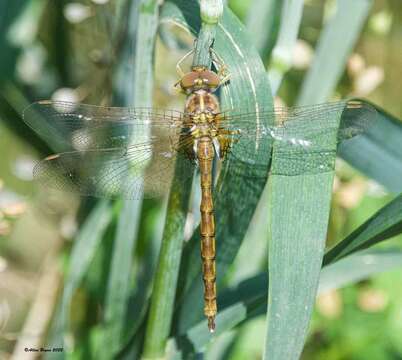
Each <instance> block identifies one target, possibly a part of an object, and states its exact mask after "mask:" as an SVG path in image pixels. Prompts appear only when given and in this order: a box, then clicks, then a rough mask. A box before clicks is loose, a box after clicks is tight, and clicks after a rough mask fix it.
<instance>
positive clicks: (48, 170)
mask: <svg viewBox="0 0 402 360" xmlns="http://www.w3.org/2000/svg"><path fill="white" fill-rule="evenodd" d="M191 146H192V141H191V138H186V137H185V136H184V137H182V138H180V140H178V141H177V142H176V143H174V144H170V145H169V146H167V143H161V142H159V141H152V142H145V143H142V144H135V145H131V146H128V147H115V148H100V149H90V150H87V151H71V152H64V153H60V154H56V155H52V156H49V157H47V158H46V159H44V160H42V161H41V162H39V163H38V164H37V165H36V166H35V168H34V178H35V179H36V180H38V181H39V183H40V184H41V185H42V186H50V187H52V188H56V189H59V190H62V191H72V192H76V193H79V194H81V195H90V196H95V197H115V196H117V195H122V196H123V197H125V198H128V199H137V198H140V197H141V196H144V197H158V196H163V195H164V194H166V192H167V191H168V190H169V188H170V183H171V180H172V177H173V173H174V165H175V161H176V160H177V159H181V160H183V161H191V162H192V159H191V158H189V157H188V155H187V151H188V150H189V148H190V147H191ZM192 163H193V162H192ZM193 165H194V163H193ZM191 175H192V172H189V173H188V177H187V178H186V177H184V179H187V180H189V179H190V178H191ZM189 186H191V182H190V183H189Z"/></svg>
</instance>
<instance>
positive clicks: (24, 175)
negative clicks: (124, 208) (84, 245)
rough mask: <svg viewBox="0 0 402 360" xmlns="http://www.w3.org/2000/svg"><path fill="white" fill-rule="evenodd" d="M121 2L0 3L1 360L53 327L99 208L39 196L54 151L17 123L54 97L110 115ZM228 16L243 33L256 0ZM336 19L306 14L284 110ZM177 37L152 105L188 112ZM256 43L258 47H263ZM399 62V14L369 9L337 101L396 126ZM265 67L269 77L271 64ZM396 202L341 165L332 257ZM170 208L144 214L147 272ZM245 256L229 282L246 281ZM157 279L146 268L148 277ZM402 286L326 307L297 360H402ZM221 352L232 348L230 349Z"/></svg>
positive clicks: (393, 5) (247, 349)
mask: <svg viewBox="0 0 402 360" xmlns="http://www.w3.org/2000/svg"><path fill="white" fill-rule="evenodd" d="M118 2H119V1H118V0H115V1H113V0H110V1H105V0H104V1H100V0H97V1H95V0H94V1H89V0H88V1H80V2H70V1H67V0H57V1H40V0H37V1H34V0H31V1H22V0H13V1H11V0H10V1H6V0H4V1H2V2H1V4H0V30H1V40H0V49H1V56H0V349H1V353H0V358H3V357H4V358H8V357H9V356H11V354H13V351H15V346H16V344H17V342H18V340H19V339H21V337H23V336H24V334H26V333H30V332H31V331H36V330H35V329H36V328H41V329H42V331H44V330H45V329H46V328H47V327H48V324H49V321H50V319H51V316H52V314H53V313H54V311H55V308H56V305H57V299H58V296H59V294H60V291H61V289H62V288H63V280H62V279H63V277H62V271H61V270H62V269H63V268H64V266H65V263H66V261H67V260H68V257H69V250H70V248H71V240H72V239H73V238H74V235H75V234H76V231H77V229H78V228H79V226H80V221H81V220H82V219H83V218H84V216H83V215H82V214H85V213H86V209H87V208H90V207H91V201H88V200H85V201H84V202H83V203H82V202H81V203H80V199H79V197H77V196H74V195H71V194H65V195H63V196H60V194H57V193H53V192H51V191H50V192H46V193H45V192H41V191H38V188H37V187H36V186H35V184H34V183H33V181H32V177H31V172H32V167H33V164H34V163H35V161H37V160H38V159H39V158H41V157H43V156H45V155H47V154H49V153H51V149H50V148H49V146H48V144H46V143H45V142H43V141H42V140H41V139H39V138H38V137H36V136H35V135H34V134H33V133H32V132H31V131H30V130H29V129H28V128H27V127H26V126H25V125H24V124H23V122H22V119H21V116H20V114H21V111H22V109H23V108H24V107H25V106H27V105H28V104H29V103H30V102H32V101H35V100H38V99H46V98H52V99H64V100H70V101H84V102H87V103H94V104H108V103H110V101H111V99H112V93H113V83H112V77H113V76H114V75H115V73H114V71H116V69H115V68H114V66H113V65H114V64H115V61H116V59H114V56H115V54H116V53H117V51H116V48H117V47H119V46H121V45H122V44H121V41H120V40H121V39H120V38H119V34H120V30H121V29H119V26H122V27H124V26H129V25H128V24H127V23H126V21H127V19H126V18H125V14H121V13H118V9H119V7H118V6H117V5H116V3H118ZM228 5H229V7H230V8H231V9H232V10H233V11H234V13H235V14H236V15H237V16H238V17H239V18H240V19H241V20H242V21H243V22H244V23H245V24H247V22H250V18H249V16H250V14H249V10H250V6H251V4H250V1H249V0H247V1H246V0H231V1H229V4H228ZM334 6H335V1H320V0H306V1H305V2H304V9H303V17H302V22H301V26H300V31H299V35H298V40H297V43H296V46H295V49H294V59H293V62H292V64H291V67H290V69H289V71H287V72H286V73H285V74H284V79H283V82H282V84H281V87H280V89H279V92H278V95H277V97H276V99H275V100H276V102H277V104H285V105H288V106H291V105H294V103H295V101H296V96H297V94H298V92H299V90H300V88H301V86H302V82H303V79H304V75H305V73H306V71H307V69H308V68H309V66H310V64H311V62H312V58H313V54H314V49H315V46H316V43H317V39H318V37H319V36H320V34H321V31H322V29H323V26H324V25H323V24H324V23H325V19H326V18H327V17H328V16H330V14H331V11H333V8H334ZM117 16H120V17H121V19H122V21H121V22H119V23H118V24H119V26H116V23H115V22H114V21H113V19H115V17H117ZM249 26H250V25H249ZM261 31H263V29H261ZM175 34H176V35H177V39H178V40H177V42H176V43H175V44H173V47H174V49H173V50H172V49H168V47H167V45H166V44H164V42H163V41H160V40H158V42H157V46H156V60H155V89H154V105H155V106H157V107H161V108H169V109H178V110H181V109H182V107H183V103H184V97H183V96H182V95H179V94H177V93H176V92H175V91H174V90H173V85H174V83H175V82H176V81H177V75H176V72H175V64H176V62H177V61H178V59H179V58H180V57H181V56H182V55H183V54H184V53H185V52H186V50H187V49H188V47H191V46H192V39H191V38H190V36H188V35H186V34H185V33H183V32H180V31H178V30H177V29H176V30H175ZM162 35H163V34H162ZM250 35H251V40H253V38H255V37H256V36H255V35H256V34H250ZM162 37H163V36H162ZM166 39H167V40H168V39H169V38H166ZM401 49H402V3H401V1H399V0H387V1H386V0H375V1H374V2H373V5H372V7H371V9H370V13H369V16H368V18H367V21H366V22H365V25H364V27H363V30H362V32H361V33H360V35H359V39H358V42H357V46H356V47H355V48H354V50H353V52H352V55H351V56H350V57H349V59H348V63H347V68H346V69H345V71H344V72H343V75H342V78H341V81H340V83H339V85H338V87H337V93H336V94H335V97H347V96H357V97H365V98H367V99H369V100H370V101H372V102H373V103H375V104H377V105H379V106H381V107H382V108H384V109H386V110H387V111H388V112H390V113H391V114H393V115H394V116H395V117H396V118H402V101H401V94H402V81H401V79H402V77H401V69H402V51H401ZM333 55H334V56H336V54H333ZM265 61H266V65H268V64H269V59H268V58H267V59H265ZM401 146H402V144H401ZM401 181H402V180H401ZM393 196H394V194H390V193H389V192H388V191H387V189H385V188H384V187H382V186H381V185H380V184H378V183H376V182H374V181H373V180H368V179H366V178H365V177H364V176H362V175H361V174H359V173H358V172H357V171H355V170H353V169H352V168H351V167H350V166H348V165H347V164H346V163H345V162H343V161H342V160H339V162H337V175H336V178H335V183H334V195H333V201H332V208H331V220H330V226H329V234H328V246H330V245H332V244H335V243H336V242H337V241H339V240H340V239H342V238H344V237H345V236H346V235H347V234H349V233H350V232H351V231H352V230H353V229H355V228H356V227H357V226H359V225H360V224H361V223H363V222H364V221H365V220H366V219H367V218H368V217H370V216H371V215H372V214H374V213H375V212H376V211H377V210H378V209H380V208H381V207H382V206H384V205H385V204H386V203H387V202H389V201H390V200H391V199H392V198H393ZM117 206H119V205H117ZM78 209H79V210H80V215H79V216H78V217H77V216H76V214H77V211H78ZM162 209H163V203H162V202H157V201H146V202H145V203H144V205H143V211H144V214H145V216H144V217H143V218H142V219H141V224H140V232H141V233H142V234H143V236H142V237H141V240H140V242H139V243H138V244H137V247H136V249H135V254H134V256H135V258H136V259H138V260H139V261H140V260H141V259H142V258H147V257H149V253H150V252H151V253H155V252H156V253H157V247H158V243H157V241H154V240H151V238H153V237H157V234H159V233H160V232H161V226H162V225H163V214H162ZM401 240H402V237H401V236H399V237H396V238H394V239H392V240H390V241H388V242H387V243H385V244H382V245H381V246H383V247H388V246H399V247H401V244H402V242H401ZM105 241H106V242H107V238H106V239H105ZM149 243H152V244H153V245H152V246H154V247H155V248H152V246H149ZM105 246H107V245H105ZM106 254H107V251H106ZM240 255H241V253H240ZM240 255H239V259H238V260H237V261H236V262H235V263H234V265H233V272H234V273H237V274H238V276H239V278H242V276H245V275H242V269H241V266H242V261H241V256H240ZM102 256H103V257H105V256H106V255H105V252H104V253H102V254H98V258H99V259H98V258H96V259H95V261H94V264H93V265H92V266H94V267H96V268H97V270H99V271H98V273H95V274H94V275H91V276H92V277H93V278H92V279H91V278H89V279H87V280H86V281H87V282H88V283H89V284H92V289H91V290H90V291H89V292H91V291H94V292H96V291H100V292H102V291H103V290H104V289H103V288H102V286H101V285H100V283H101V279H102V278H104V277H103V275H102V274H101V272H102V271H104V270H102V269H105V268H106V267H102V266H101V264H102V263H103V262H107V261H108V260H107V259H106V258H102ZM153 258H155V255H154V256H153ZM96 262H98V264H96ZM99 264H100V265H99ZM401 265H402V264H401ZM142 266H145V265H142ZM154 266H155V264H152V261H151V264H150V265H149V269H153V268H154ZM143 271H144V270H143ZM145 271H146V270H145ZM92 273H93V272H92ZM150 273H152V270H150ZM401 278H402V266H401V269H398V270H393V271H392V272H387V273H383V274H381V275H376V276H375V277H374V278H372V279H370V280H365V281H361V282H359V283H357V284H355V285H350V286H347V287H346V288H343V289H339V290H332V291H330V292H328V293H325V294H323V295H321V296H319V298H318V299H317V303H316V308H315V313H314V317H313V323H312V327H311V330H310V335H309V339H308V342H307V344H306V347H305V350H304V353H303V359H323V360H324V359H325V360H331V359H334V360H335V359H337V360H338V359H362V360H363V359H375V360H377V359H402V282H401V281H400V279H401ZM89 287H91V285H89ZM81 295H82V297H84V298H85V297H86V296H88V295H87V294H85V293H84V292H83V293H82V294H81ZM74 301H76V302H77V304H78V305H77V306H76V309H77V310H76V311H75V314H74V318H76V319H75V320H74V321H76V322H77V323H78V324H82V323H88V322H89V323H91V321H92V322H94V321H95V320H88V319H86V320H85V321H84V320H83V318H85V317H86V316H88V315H85V312H86V309H88V308H89V307H90V306H91V304H90V303H88V302H87V301H86V300H85V299H84V300H83V299H80V294H78V295H77V296H76V299H75V300H74ZM80 304H81V305H80ZM80 309H81V310H80ZM80 311H81V313H80ZM95 313H96V311H95ZM38 314H39V317H38ZM35 316H36V319H35ZM96 316H97V315H96V314H95V315H94V317H95V318H96ZM42 322H43V324H42ZM95 322H96V321H95ZM32 324H33V325H32ZM264 328H265V325H264V318H263V317H262V316H260V317H257V318H255V319H253V320H251V321H248V322H246V323H245V324H243V325H242V326H241V327H240V329H239V330H238V331H236V332H235V333H229V334H225V335H224V336H222V338H221V339H220V341H219V342H216V343H214V344H212V346H211V349H210V350H209V351H210V353H209V355H208V356H207V358H211V359H213V358H216V356H217V355H216V353H218V352H219V351H220V350H219V348H225V349H226V350H225V355H224V358H227V359H260V358H262V344H263V341H264ZM225 337H226V339H225ZM233 339H234V340H233ZM225 341H226V344H230V346H226V345H224V344H225ZM81 356H83V357H84V358H85V355H82V354H81Z"/></svg>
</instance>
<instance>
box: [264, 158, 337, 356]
mask: <svg viewBox="0 0 402 360" xmlns="http://www.w3.org/2000/svg"><path fill="white" fill-rule="evenodd" d="M274 154H275V153H274ZM273 159H275V155H274V158H273ZM332 181H333V173H332V172H331V173H324V174H318V175H301V176H292V177H287V176H278V175H274V176H271V179H270V185H271V199H270V200H271V208H270V216H271V219H270V224H271V233H270V244H269V248H268V253H269V270H270V273H269V276H270V281H269V294H271V296H269V298H268V315H267V334H266V344H265V355H264V358H265V359H298V358H299V356H300V354H301V352H302V349H303V345H304V341H305V338H306V336H307V330H308V325H309V322H310V317H311V313H312V310H313V306H314V299H315V294H316V290H317V286H318V280H319V274H320V269H321V262H322V256H323V254H324V247H325V239H326V234H327V226H328V218H329V210H330V201H331V190H332ZM284 214H286V216H284Z"/></svg>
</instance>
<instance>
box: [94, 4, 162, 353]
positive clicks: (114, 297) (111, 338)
mask: <svg viewBox="0 0 402 360" xmlns="http://www.w3.org/2000/svg"><path fill="white" fill-rule="evenodd" d="M120 6H123V4H120ZM157 12H158V5H157V2H155V1H143V2H142V3H141V8H140V11H139V13H138V4H135V3H133V4H131V7H130V9H129V16H128V18H129V21H128V23H129V27H128V31H127V33H126V39H125V41H124V49H123V56H122V59H121V61H120V63H119V64H118V67H119V69H118V70H119V71H118V72H117V75H120V76H116V81H115V95H117V96H115V98H117V101H118V102H119V104H118V105H121V106H137V107H150V106H151V104H152V93H153V53H154V46H155V38H156V30H157V23H158V14H157ZM133 58H134V68H133V69H131V62H132V59H133ZM124 69H129V70H130V71H131V74H130V76H129V78H131V79H132V81H127V76H124V77H123V76H121V75H122V73H124ZM143 135H144V134H133V139H132V142H135V141H136V139H135V138H134V136H140V137H141V138H142V139H143ZM122 202H123V206H122V209H121V212H120V216H119V219H118V223H117V232H116V236H115V241H114V247H113V258H112V263H111V268H110V276H109V281H108V288H107V295H106V301H105V328H104V338H105V341H104V343H106V341H107V343H108V347H107V348H106V349H101V352H100V354H101V357H102V358H104V359H109V358H112V357H114V356H115V355H116V353H117V351H118V350H120V348H121V346H122V344H123V343H124V340H125V339H124V337H123V329H124V326H125V324H126V310H127V305H128V301H129V296H130V287H129V283H130V282H129V280H130V275H131V269H132V258H133V249H134V247H135V244H136V240H137V231H138V223H139V219H140V211H141V205H142V201H141V200H135V201H131V200H127V199H123V200H122Z"/></svg>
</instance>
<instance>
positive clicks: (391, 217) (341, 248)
mask: <svg viewBox="0 0 402 360" xmlns="http://www.w3.org/2000/svg"><path fill="white" fill-rule="evenodd" d="M401 232H402V194H401V195H399V196H397V197H396V198H395V199H394V200H393V201H391V202H390V203H389V204H387V205H386V206H384V207H383V208H382V209H380V210H379V211H378V212H377V213H375V214H374V215H373V216H372V217H371V218H370V219H368V220H367V221H366V222H365V223H364V224H362V225H361V226H359V227H358V228H357V229H356V230H355V231H353V232H352V233H351V234H350V235H349V236H347V237H346V238H345V239H344V240H342V241H341V242H340V243H338V244H337V245H335V246H334V247H333V248H332V249H330V250H329V251H328V252H327V254H326V255H325V257H324V264H329V263H333V262H335V261H337V260H338V259H340V258H342V257H345V256H347V255H349V254H352V253H354V252H356V251H358V250H361V249H365V248H367V247H369V246H371V245H374V244H376V243H378V242H381V241H384V240H386V239H389V238H390V237H392V236H395V235H397V234H400V233H401Z"/></svg>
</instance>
